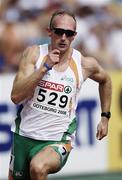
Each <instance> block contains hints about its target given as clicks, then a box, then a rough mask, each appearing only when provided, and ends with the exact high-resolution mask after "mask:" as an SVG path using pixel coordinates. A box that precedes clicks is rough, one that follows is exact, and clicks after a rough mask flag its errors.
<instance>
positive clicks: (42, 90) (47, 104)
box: [31, 80, 72, 116]
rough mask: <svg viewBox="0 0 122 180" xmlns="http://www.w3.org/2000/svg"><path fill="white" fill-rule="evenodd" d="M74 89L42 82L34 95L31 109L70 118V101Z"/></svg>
mask: <svg viewBox="0 0 122 180" xmlns="http://www.w3.org/2000/svg"><path fill="white" fill-rule="evenodd" d="M71 91H72V88H71V87H70V86H64V85H63V84H57V83H53V82H49V81H44V80H42V81H41V82H40V84H39V85H38V86H37V88H36V91H35V93H34V97H33V101H32V104H31V107H32V108H34V109H36V110H38V111H43V112H45V113H50V114H55V115H58V116H69V100H70V97H71V95H70V94H71Z"/></svg>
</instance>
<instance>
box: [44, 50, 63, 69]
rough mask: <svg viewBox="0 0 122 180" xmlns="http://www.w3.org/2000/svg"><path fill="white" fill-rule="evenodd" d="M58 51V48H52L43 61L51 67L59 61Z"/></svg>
mask: <svg viewBox="0 0 122 180" xmlns="http://www.w3.org/2000/svg"><path fill="white" fill-rule="evenodd" d="M59 56H60V51H59V50H58V49H53V50H52V51H51V52H49V53H48V55H47V58H46V60H45V63H47V64H48V66H49V67H50V68H51V67H53V66H54V65H55V64H57V63H58V62H59Z"/></svg>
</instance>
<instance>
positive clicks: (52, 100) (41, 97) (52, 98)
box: [37, 88, 68, 108]
mask: <svg viewBox="0 0 122 180" xmlns="http://www.w3.org/2000/svg"><path fill="white" fill-rule="evenodd" d="M46 93H47V91H46V90H45V89H41V88H40V89H39V92H38V97H37V101H39V102H43V101H45V99H46V97H47V96H46ZM47 98H48V99H49V100H48V101H47V104H49V105H53V106H56V105H57V104H56V103H57V101H56V100H57V99H58V98H59V104H58V106H59V107H60V108H65V107H66V105H67V102H68V97H67V96H66V95H62V96H60V97H59V95H58V94H57V93H56V92H51V93H49V96H48V97H47Z"/></svg>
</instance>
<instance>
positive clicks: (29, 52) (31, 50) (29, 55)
mask: <svg viewBox="0 0 122 180" xmlns="http://www.w3.org/2000/svg"><path fill="white" fill-rule="evenodd" d="M39 54H40V47H39V46H38V45H33V46H28V47H27V48H26V49H25V50H24V52H23V56H24V57H26V59H28V60H30V61H31V60H37V59H38V57H39Z"/></svg>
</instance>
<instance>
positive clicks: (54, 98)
mask: <svg viewBox="0 0 122 180" xmlns="http://www.w3.org/2000/svg"><path fill="white" fill-rule="evenodd" d="M47 54H48V45H47V44H45V45H40V57H39V59H38V60H37V63H36V66H35V70H36V69H38V68H39V67H40V65H41V63H42V61H43V60H44V58H45V56H46V55H47ZM82 83H83V75H82V67H81V54H80V53H79V52H78V51H77V50H75V49H73V52H72V58H71V60H70V64H69V66H68V68H67V69H66V70H65V71H63V72H59V71H56V70H55V69H54V68H52V70H50V71H48V72H47V73H46V74H45V75H44V77H43V78H42V80H40V82H39V83H38V86H37V87H36V88H35V92H34V96H33V98H32V99H31V100H27V101H25V103H23V105H22V106H23V107H22V109H21V112H20V113H19V118H18V119H16V122H17V121H18V122H19V123H18V125H17V123H16V124H15V125H14V126H13V131H14V132H16V133H19V134H20V135H23V136H26V137H30V138H33V139H38V140H56V141H57V140H61V139H62V138H66V139H67V140H69V139H71V138H72V137H73V135H74V133H75V130H76V115H75V110H76V107H77V101H78V100H77V95H78V92H79V90H80V88H81V85H82ZM65 135H66V136H65Z"/></svg>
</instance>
